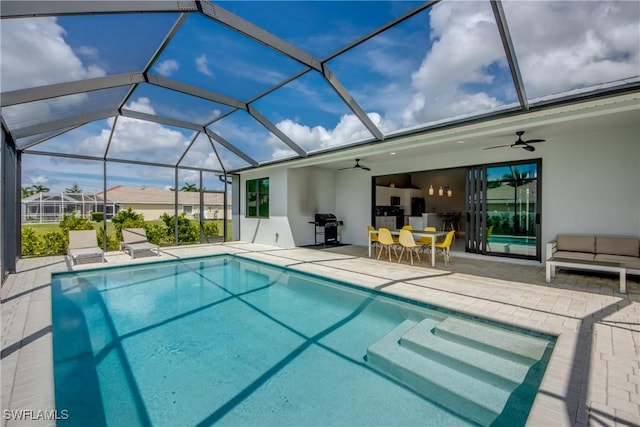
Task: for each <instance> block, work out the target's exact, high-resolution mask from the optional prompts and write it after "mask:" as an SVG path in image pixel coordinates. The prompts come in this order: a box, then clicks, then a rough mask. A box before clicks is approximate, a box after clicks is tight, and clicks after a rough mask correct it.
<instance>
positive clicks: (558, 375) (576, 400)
mask: <svg viewBox="0 0 640 427" xmlns="http://www.w3.org/2000/svg"><path fill="white" fill-rule="evenodd" d="M221 253H234V254H238V255H240V256H245V257H249V258H253V259H260V260H264V261H267V262H270V263H274V264H278V265H283V266H289V267H290V268H293V269H298V270H302V271H306V272H313V273H316V274H322V275H327V276H330V277H332V278H334V279H338V280H344V281H346V282H349V283H353V284H356V285H359V286H364V287H369V288H376V289H378V290H381V291H383V292H389V293H392V294H396V295H402V296H405V297H410V298H413V299H415V300H418V301H423V302H426V303H429V304H434V305H437V306H441V307H445V308H449V309H453V310H456V311H459V312H464V313H467V314H471V315H475V316H479V317H484V318H488V319H491V320H496V321H500V322H504V323H508V324H511V325H515V326H519V327H524V328H527V329H532V330H536V331H539V332H544V333H549V334H553V335H556V336H558V341H557V343H556V347H555V349H554V352H553V355H552V357H551V360H550V363H549V366H548V368H547V371H546V374H545V377H544V379H543V382H542V384H541V387H540V390H539V393H538V396H537V398H536V401H535V403H534V406H533V409H532V411H531V414H530V417H529V420H528V423H527V425H530V426H588V425H589V426H591V425H593V426H637V425H640V397H639V395H640V393H639V388H640V282H639V278H638V277H633V276H631V277H629V280H628V282H627V292H628V293H627V294H620V293H618V292H617V288H618V287H617V276H602V275H598V274H586V273H580V272H567V271H565V270H561V271H559V272H558V275H557V277H556V279H555V280H554V282H553V283H552V284H546V283H545V271H544V266H543V264H541V263H533V262H529V263H512V262H499V260H498V261H496V260H491V259H490V258H487V257H483V258H469V257H463V256H460V254H453V258H454V260H453V263H452V264H450V265H449V266H447V267H446V268H445V266H444V264H443V263H442V262H441V261H440V262H438V264H437V266H436V268H431V267H430V266H428V265H427V264H426V263H423V264H421V265H416V266H413V267H412V266H410V265H408V264H406V263H404V264H399V265H398V264H396V263H392V264H390V263H389V262H388V261H376V260H374V259H369V258H367V250H366V248H363V247H358V246H343V247H339V248H335V249H326V250H314V249H306V248H295V249H280V248H274V247H269V246H263V245H256V244H249V243H242V242H234V243H227V244H224V245H202V246H189V247H180V248H165V249H163V252H162V256H161V257H160V258H158V257H155V256H154V257H151V258H140V259H136V260H135V261H131V259H130V257H129V256H128V255H125V254H122V253H109V254H107V261H108V262H107V265H117V264H121V263H129V264H131V263H142V262H150V261H157V260H159V259H168V258H171V257H189V256H197V255H206V254H221ZM96 266H100V265H96V264H92V265H86V266H78V267H76V268H77V269H83V268H94V267H96ZM18 268H19V272H18V273H17V274H15V275H11V276H10V277H9V278H8V279H7V281H6V283H5V284H4V286H3V287H2V289H1V290H0V295H1V296H2V306H1V314H2V358H1V364H2V366H1V368H2V381H1V385H2V389H1V401H2V409H3V417H2V425H3V426H35V425H38V426H39V425H55V421H51V420H48V419H34V418H37V416H41V417H42V418H47V416H46V414H44V413H38V411H44V410H53V409H54V408H55V404H54V391H53V362H52V348H51V345H52V343H51V296H50V292H51V290H50V277H51V273H52V272H56V271H66V270H67V269H68V268H69V267H68V266H67V264H66V263H65V261H64V259H63V257H43V258H34V259H24V260H20V262H19V264H18ZM7 410H14V411H15V410H30V411H32V416H31V418H30V419H28V420H22V421H20V420H16V419H15V417H14V416H12V415H11V414H12V413H10V412H6V411H7ZM13 414H16V413H13ZM23 414H24V413H23ZM58 415H60V414H58Z"/></svg>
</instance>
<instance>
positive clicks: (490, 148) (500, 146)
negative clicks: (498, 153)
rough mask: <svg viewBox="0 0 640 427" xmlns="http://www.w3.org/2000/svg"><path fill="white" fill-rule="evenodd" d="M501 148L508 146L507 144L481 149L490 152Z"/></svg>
mask: <svg viewBox="0 0 640 427" xmlns="http://www.w3.org/2000/svg"><path fill="white" fill-rule="evenodd" d="M503 147H510V144H507V145H496V146H495V147H486V148H483V150H492V149H494V148H503Z"/></svg>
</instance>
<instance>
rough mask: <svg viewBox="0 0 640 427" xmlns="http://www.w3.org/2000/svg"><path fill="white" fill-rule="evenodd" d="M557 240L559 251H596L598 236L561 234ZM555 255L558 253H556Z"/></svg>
mask: <svg viewBox="0 0 640 427" xmlns="http://www.w3.org/2000/svg"><path fill="white" fill-rule="evenodd" d="M557 242H558V250H559V251H570V252H591V253H594V252H595V250H596V238H595V237H594V236H573V235H567V234H559V235H558V238H557ZM554 256H557V255H555V254H554Z"/></svg>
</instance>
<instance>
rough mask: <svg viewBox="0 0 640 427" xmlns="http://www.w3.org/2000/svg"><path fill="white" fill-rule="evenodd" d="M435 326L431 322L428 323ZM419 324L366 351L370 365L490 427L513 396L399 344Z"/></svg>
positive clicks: (406, 326)
mask: <svg viewBox="0 0 640 427" xmlns="http://www.w3.org/2000/svg"><path fill="white" fill-rule="evenodd" d="M429 322H432V321H429ZM416 325H417V323H416V322H414V321H411V320H407V321H405V322H403V323H401V324H400V325H399V326H398V327H396V328H395V329H394V330H393V331H391V332H390V333H389V334H387V335H386V336H384V337H383V338H382V339H380V340H379V341H378V342H376V343H374V344H373V345H371V346H370V347H369V348H368V349H367V362H368V363H369V365H370V366H372V367H373V368H374V369H377V370H379V371H381V372H383V373H385V374H387V375H389V376H391V377H393V378H395V379H397V380H398V381H400V382H401V383H403V384H405V385H406V386H408V387H410V388H411V389H413V390H415V391H416V392H418V393H420V394H421V395H423V396H425V397H426V398H428V399H429V400H431V401H433V402H435V403H437V404H439V405H441V406H443V407H445V408H447V409H448V410H450V411H452V412H454V413H456V414H459V415H460V416H461V417H464V418H467V419H469V420H471V421H473V422H475V423H478V424H480V425H484V426H488V425H490V424H491V423H492V422H494V421H495V420H496V419H497V418H498V416H499V415H500V413H501V412H502V410H503V408H504V406H505V404H506V402H507V401H508V400H509V398H510V396H511V393H510V392H509V391H507V390H505V389H504V388H502V387H496V386H494V385H492V384H490V383H488V382H485V381H483V380H482V379H480V378H478V377H476V376H474V375H469V373H467V372H462V371H460V370H458V366H456V365H449V364H447V363H441V362H440V361H438V360H434V359H431V358H430V357H426V356H425V355H423V354H420V353H417V352H415V351H413V350H411V349H409V348H405V347H403V346H402V345H400V343H401V342H402V337H403V336H404V335H405V334H406V333H407V332H409V331H410V330H411V329H413V328H414V327H416Z"/></svg>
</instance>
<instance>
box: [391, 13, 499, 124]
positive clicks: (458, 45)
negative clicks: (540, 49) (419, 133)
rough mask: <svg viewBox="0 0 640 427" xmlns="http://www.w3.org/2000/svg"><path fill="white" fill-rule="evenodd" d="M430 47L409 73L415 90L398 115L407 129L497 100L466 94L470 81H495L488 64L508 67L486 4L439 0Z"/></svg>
mask: <svg viewBox="0 0 640 427" xmlns="http://www.w3.org/2000/svg"><path fill="white" fill-rule="evenodd" d="M431 37H432V39H433V40H434V42H433V45H432V47H431V50H430V51H429V52H428V54H427V55H426V56H425V58H424V60H423V61H422V64H421V65H420V68H419V69H418V70H416V71H415V72H414V73H413V74H412V86H413V88H414V89H415V90H416V92H415V94H414V96H413V99H412V100H411V102H410V103H409V105H407V106H406V108H405V109H404V111H403V113H402V118H403V122H404V123H403V125H404V126H406V127H409V126H413V125H417V124H421V123H426V122H429V121H434V120H438V119H440V118H443V117H454V116H458V115H461V114H465V113H470V112H477V111H485V110H488V109H491V108H493V107H495V106H497V105H499V104H500V103H501V101H500V100H498V99H496V98H495V97H493V96H490V95H488V94H487V93H485V92H482V91H478V92H476V93H469V92H468V91H467V90H465V88H464V86H465V85H468V84H476V85H487V84H491V83H493V81H494V77H495V76H494V75H493V74H491V73H490V72H489V67H490V66H492V65H496V64H498V65H499V66H501V67H505V66H506V62H505V61H504V58H505V54H504V50H503V49H502V43H501V42H500V38H499V34H498V31H497V28H496V24H495V19H494V17H493V14H492V12H491V8H490V7H489V4H488V3H479V2H443V3H440V4H438V5H436V6H434V7H433V9H432V11H431Z"/></svg>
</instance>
